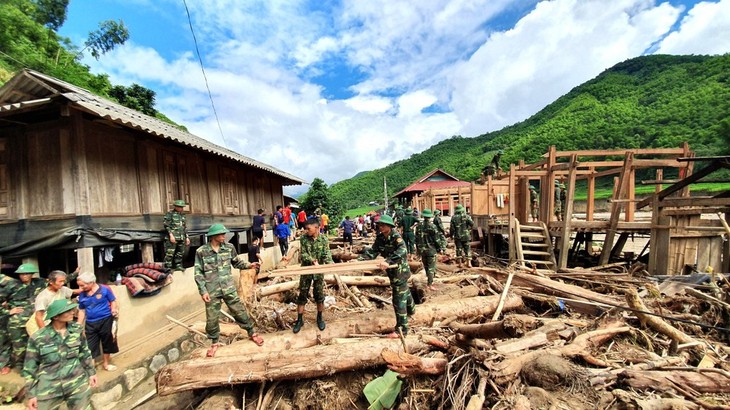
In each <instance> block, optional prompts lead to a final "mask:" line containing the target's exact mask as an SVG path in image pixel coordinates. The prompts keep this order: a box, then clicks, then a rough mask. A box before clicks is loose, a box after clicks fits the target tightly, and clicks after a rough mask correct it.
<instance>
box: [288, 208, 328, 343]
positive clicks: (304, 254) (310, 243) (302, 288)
mask: <svg viewBox="0 0 730 410" xmlns="http://www.w3.org/2000/svg"><path fill="white" fill-rule="evenodd" d="M299 244H300V245H299V246H300V248H301V258H302V266H312V265H326V264H329V263H334V261H333V260H332V252H330V243H329V240H328V239H327V235H322V234H320V232H319V220H318V219H317V218H309V219H307V221H306V222H305V223H304V236H302V237H301V239H300V240H299ZM286 260H289V259H288V257H287V258H286ZM312 282H314V290H313V291H312V293H313V295H314V301H315V302H317V327H319V330H324V328H325V323H324V318H323V317H322V312H324V275H323V274H321V273H318V274H314V275H302V276H300V277H299V297H297V321H296V322H295V323H294V327H293V328H292V331H293V332H294V333H299V331H300V330H302V326H304V319H303V318H302V316H303V315H304V305H306V304H307V297H308V296H309V288H310V287H311V286H312Z"/></svg>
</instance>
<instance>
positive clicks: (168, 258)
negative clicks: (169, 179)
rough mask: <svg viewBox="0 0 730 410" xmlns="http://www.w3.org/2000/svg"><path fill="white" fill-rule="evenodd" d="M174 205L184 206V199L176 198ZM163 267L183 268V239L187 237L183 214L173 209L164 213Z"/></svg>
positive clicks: (174, 269)
mask: <svg viewBox="0 0 730 410" xmlns="http://www.w3.org/2000/svg"><path fill="white" fill-rule="evenodd" d="M174 205H175V206H176V207H183V206H185V205H186V204H185V201H182V200H177V201H175V204H174ZM164 225H165V231H166V232H167V236H165V267H166V268H168V269H171V270H173V271H176V270H180V271H181V270H183V255H184V254H185V240H186V239H187V238H188V232H187V224H186V221H185V214H184V213H182V212H178V211H177V210H176V209H173V210H171V211H169V212H167V213H166V214H165V218H164ZM170 235H172V236H173V237H174V238H175V243H172V242H171V241H170Z"/></svg>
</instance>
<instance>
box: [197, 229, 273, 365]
mask: <svg viewBox="0 0 730 410" xmlns="http://www.w3.org/2000/svg"><path fill="white" fill-rule="evenodd" d="M226 233H228V229H226V227H225V226H223V224H213V225H211V226H210V228H209V229H208V233H207V237H208V241H209V242H208V243H206V244H205V245H203V246H201V247H200V248H198V250H197V251H196V252H195V275H194V277H195V283H196V284H197V285H198V292H199V293H200V297H201V298H202V299H203V302H205V317H206V322H205V333H206V334H207V336H208V339H210V340H211V347H210V349H209V350H208V356H209V357H212V356H214V355H215V352H216V350H217V349H218V347H219V346H220V344H219V343H218V338H219V337H220V323H218V319H219V318H220V310H221V300H222V301H224V302H226V305H227V306H228V309H229V310H230V311H231V315H233V317H234V318H235V319H236V323H238V325H239V326H240V327H241V328H242V329H246V332H248V337H249V339H251V340H252V341H253V342H254V343H256V344H257V345H259V346H261V345H262V344H264V339H263V338H262V337H261V336H259V335H258V334H257V333H256V332H255V331H254V329H253V322H252V321H251V318H249V316H248V312H247V311H246V308H245V307H244V306H243V304H242V303H241V299H240V298H239V297H238V293H237V292H236V286H235V285H234V283H233V277H232V276H231V265H232V266H233V267H235V268H236V269H249V268H251V267H255V268H258V267H259V264H258V263H248V262H247V261H246V260H245V259H244V255H237V253H236V249H235V248H234V247H233V245H231V244H229V243H227V242H226Z"/></svg>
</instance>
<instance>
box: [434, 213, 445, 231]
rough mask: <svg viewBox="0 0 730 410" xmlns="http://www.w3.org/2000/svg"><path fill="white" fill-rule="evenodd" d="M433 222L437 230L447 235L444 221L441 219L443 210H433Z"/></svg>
mask: <svg viewBox="0 0 730 410" xmlns="http://www.w3.org/2000/svg"><path fill="white" fill-rule="evenodd" d="M433 224H434V226H436V230H438V231H439V232H441V235H446V229H445V228H444V222H443V221H442V220H441V211H439V210H438V209H437V210H435V211H434V212H433Z"/></svg>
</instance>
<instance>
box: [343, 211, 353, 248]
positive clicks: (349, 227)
mask: <svg viewBox="0 0 730 410" xmlns="http://www.w3.org/2000/svg"><path fill="white" fill-rule="evenodd" d="M340 228H342V240H343V241H345V242H346V243H349V244H350V246H352V231H353V230H355V223H354V222H352V221H351V220H350V215H347V216H345V220H344V221H342V222H341V223H340Z"/></svg>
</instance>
